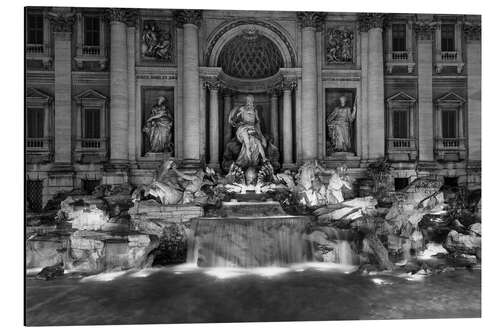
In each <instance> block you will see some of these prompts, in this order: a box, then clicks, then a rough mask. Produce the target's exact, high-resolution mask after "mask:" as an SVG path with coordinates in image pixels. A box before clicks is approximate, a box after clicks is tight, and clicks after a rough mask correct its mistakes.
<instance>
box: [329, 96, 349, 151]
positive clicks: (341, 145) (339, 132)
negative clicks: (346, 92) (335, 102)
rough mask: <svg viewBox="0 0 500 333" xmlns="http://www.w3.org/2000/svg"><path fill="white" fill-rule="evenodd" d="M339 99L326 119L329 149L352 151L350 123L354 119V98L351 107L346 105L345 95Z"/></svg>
mask: <svg viewBox="0 0 500 333" xmlns="http://www.w3.org/2000/svg"><path fill="white" fill-rule="evenodd" d="M339 101H340V104H339V106H336V107H335V108H334V109H333V110H332V111H331V112H330V114H329V115H328V117H327V119H326V122H327V125H328V134H329V136H330V138H329V139H330V147H329V150H331V151H333V152H349V151H352V140H351V131H352V123H353V122H354V120H355V119H356V100H354V102H353V107H352V108H351V107H349V106H347V104H346V102H347V98H346V96H341V97H340V98H339Z"/></svg>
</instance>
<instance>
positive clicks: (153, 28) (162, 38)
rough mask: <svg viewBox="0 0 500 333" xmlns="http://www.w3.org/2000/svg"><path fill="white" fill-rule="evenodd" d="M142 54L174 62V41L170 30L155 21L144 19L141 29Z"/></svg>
mask: <svg viewBox="0 0 500 333" xmlns="http://www.w3.org/2000/svg"><path fill="white" fill-rule="evenodd" d="M142 55H143V56H144V57H149V58H155V59H159V60H162V61H165V62H168V63H173V62H174V42H173V37H172V34H171V33H170V31H166V29H165V28H163V29H162V28H161V27H160V25H159V24H158V23H157V22H156V21H144V26H143V29H142Z"/></svg>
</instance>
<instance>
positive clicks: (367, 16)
mask: <svg viewBox="0 0 500 333" xmlns="http://www.w3.org/2000/svg"><path fill="white" fill-rule="evenodd" d="M385 16H386V14H382V13H361V14H358V27H359V30H360V31H362V32H367V31H368V30H370V29H375V28H381V29H382V28H383V27H384V19H385Z"/></svg>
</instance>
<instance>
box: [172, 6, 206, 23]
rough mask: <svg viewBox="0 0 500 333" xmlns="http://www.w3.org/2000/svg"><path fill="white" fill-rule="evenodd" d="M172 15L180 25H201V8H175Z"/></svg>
mask: <svg viewBox="0 0 500 333" xmlns="http://www.w3.org/2000/svg"><path fill="white" fill-rule="evenodd" d="M174 15H175V20H176V21H177V24H178V25H180V26H182V25H184V24H194V25H196V26H198V27H199V26H200V25H201V19H202V13H201V10H185V9H183V10H176V11H175V14H174Z"/></svg>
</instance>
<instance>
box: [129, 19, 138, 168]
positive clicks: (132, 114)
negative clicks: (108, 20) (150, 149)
mask: <svg viewBox="0 0 500 333" xmlns="http://www.w3.org/2000/svg"><path fill="white" fill-rule="evenodd" d="M136 24H137V17H136V13H135V12H131V14H130V17H129V19H128V20H127V76H128V159H129V161H130V162H132V161H135V158H136V148H137V147H136V142H135V139H136V131H135V129H136V127H135V126H136V116H137V114H136V110H135V29H136Z"/></svg>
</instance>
